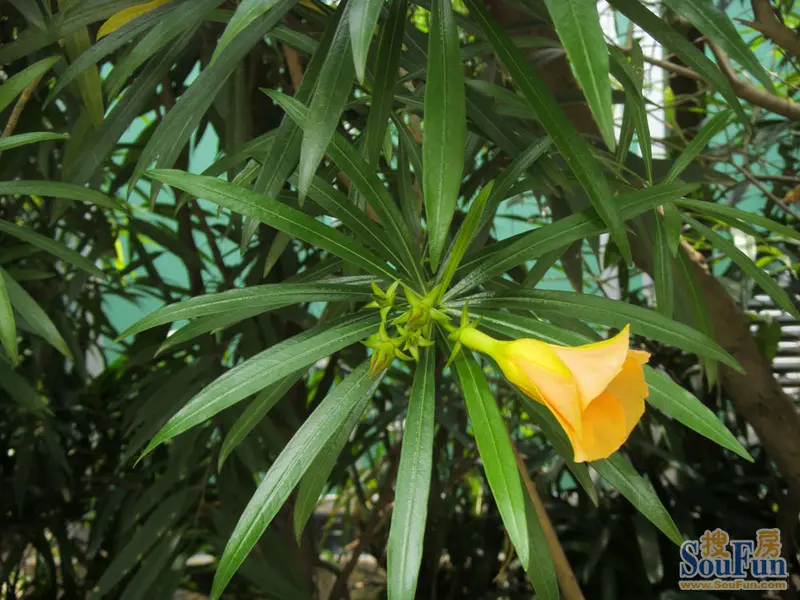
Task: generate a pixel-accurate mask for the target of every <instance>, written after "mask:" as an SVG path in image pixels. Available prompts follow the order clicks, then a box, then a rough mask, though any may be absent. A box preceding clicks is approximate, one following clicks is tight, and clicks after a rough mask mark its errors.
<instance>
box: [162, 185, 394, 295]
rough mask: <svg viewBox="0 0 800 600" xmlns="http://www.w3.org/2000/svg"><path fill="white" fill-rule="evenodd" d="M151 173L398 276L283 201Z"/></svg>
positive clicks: (234, 187) (367, 266) (384, 274)
mask: <svg viewBox="0 0 800 600" xmlns="http://www.w3.org/2000/svg"><path fill="white" fill-rule="evenodd" d="M149 173H150V175H151V176H152V177H153V178H154V179H157V180H159V181H161V182H162V183H166V184H168V185H171V186H174V187H177V188H179V189H182V190H184V191H186V192H189V193H190V194H192V195H194V196H197V197H201V198H204V199H206V200H210V201H211V202H215V203H217V204H219V205H220V206H224V207H225V208H228V209H230V210H232V211H234V212H237V213H239V214H241V215H244V216H247V217H251V218H254V219H258V220H259V221H261V222H263V223H266V224H267V225H269V226H271V227H274V228H275V229H277V230H279V231H283V232H284V233H287V234H289V235H291V236H293V237H296V238H298V239H301V240H303V241H306V242H308V243H309V244H313V245H315V246H319V247H320V248H322V249H324V250H327V251H328V252H331V253H333V254H335V255H336V256H339V257H340V258H343V259H344V260H346V261H348V262H350V263H352V264H353V265H355V266H357V267H360V268H362V269H364V270H365V271H367V272H368V273H373V274H375V275H378V276H379V277H382V278H384V279H387V280H389V281H394V279H396V276H395V274H394V273H392V271H390V270H388V267H387V265H386V263H385V261H383V260H381V259H380V258H378V257H377V256H375V254H374V253H372V252H371V251H369V250H367V249H366V248H364V247H363V246H361V245H360V244H359V243H358V242H355V241H354V240H352V239H350V238H348V237H347V236H345V235H342V234H341V233H339V232H338V231H336V230H335V229H334V228H333V227H330V226H328V225H325V224H324V223H322V222H320V221H318V220H317V219H315V218H314V217H311V216H309V215H307V214H305V213H303V212H300V211H299V210H297V209H294V208H291V207H289V206H287V205H285V204H283V203H282V202H278V201H276V200H272V199H270V198H267V197H266V196H262V195H260V194H256V193H254V192H251V191H249V190H246V189H244V188H242V187H239V186H237V185H235V184H233V183H228V182H226V181H222V180H221V179H216V178H214V177H205V176H203V175H193V174H190V173H185V172H184V171H176V170H170V169H155V170H152V171H149Z"/></svg>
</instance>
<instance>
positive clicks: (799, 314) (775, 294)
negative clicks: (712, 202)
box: [682, 215, 800, 318]
mask: <svg viewBox="0 0 800 600" xmlns="http://www.w3.org/2000/svg"><path fill="white" fill-rule="evenodd" d="M682 218H683V220H684V222H685V223H687V224H688V225H689V226H691V227H692V229H694V230H695V231H696V232H697V233H699V234H700V235H702V236H703V237H704V238H706V239H707V240H708V241H709V242H710V243H711V245H712V246H714V247H715V248H717V249H718V250H721V251H722V252H724V253H725V255H726V256H727V257H728V258H730V259H731V260H732V261H733V262H734V263H736V264H737V265H738V266H739V268H740V269H741V270H742V271H744V272H745V274H747V275H748V276H749V277H752V278H753V280H754V281H755V282H756V284H757V285H759V286H760V287H761V289H763V290H764V291H765V292H766V293H767V294H769V296H770V298H772V299H773V300H774V301H775V302H776V303H777V304H778V306H780V307H781V308H782V309H783V310H785V311H786V312H788V313H789V314H791V315H794V317H795V318H800V311H798V310H797V307H796V306H795V305H794V302H792V299H791V298H790V297H789V294H787V293H786V290H784V289H783V288H782V287H781V286H780V285H778V282H777V281H775V280H774V279H773V278H772V277H771V276H770V275H769V274H768V273H767V272H766V271H764V270H763V269H762V268H761V267H759V266H758V265H757V264H756V263H754V262H753V261H752V260H750V257H749V256H747V255H746V254H745V253H744V252H742V251H741V250H739V248H737V247H736V244H734V243H733V242H731V241H730V240H728V239H726V238H724V237H722V236H721V235H720V234H718V233H717V232H716V231H714V230H712V229H711V228H709V227H706V226H705V225H703V224H701V223H699V222H697V221H695V220H694V219H693V218H691V217H689V216H688V215H682Z"/></svg>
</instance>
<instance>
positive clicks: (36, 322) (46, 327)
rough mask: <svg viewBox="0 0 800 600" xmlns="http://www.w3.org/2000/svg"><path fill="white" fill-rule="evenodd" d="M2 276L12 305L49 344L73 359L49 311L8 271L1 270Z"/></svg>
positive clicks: (0, 274)
mask: <svg viewBox="0 0 800 600" xmlns="http://www.w3.org/2000/svg"><path fill="white" fill-rule="evenodd" d="M0 277H2V278H3V283H4V284H5V287H6V293H7V294H8V299H9V300H10V302H11V306H13V307H14V310H15V311H17V313H19V315H20V316H21V317H22V318H23V319H25V322H26V323H27V324H28V325H30V326H31V328H32V329H33V330H34V331H35V332H36V333H37V334H38V335H40V336H41V337H42V338H43V339H44V340H45V341H46V342H47V343H48V344H50V345H51V346H52V347H53V348H55V349H56V350H58V351H59V352H61V354H63V355H64V356H66V357H67V358H69V359H70V360H71V359H72V353H71V352H70V350H69V347H68V346H67V343H66V342H65V341H64V338H63V337H61V334H60V333H59V332H58V329H56V326H55V325H54V324H53V322H52V321H51V320H50V317H48V316H47V313H46V312H44V311H43V310H42V307H41V306H39V305H38V304H37V303H36V300H34V299H33V298H32V297H31V295H30V294H29V293H28V292H26V291H25V289H24V288H23V287H22V286H21V285H20V284H18V283H17V282H16V281H15V280H14V279H13V278H12V277H11V276H10V275H9V274H8V273H6V272H5V271H0Z"/></svg>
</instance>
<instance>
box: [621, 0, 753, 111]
mask: <svg viewBox="0 0 800 600" xmlns="http://www.w3.org/2000/svg"><path fill="white" fill-rule="evenodd" d="M608 3H609V4H610V5H611V6H612V7H613V8H615V9H617V10H618V11H620V12H621V13H622V14H623V15H625V16H626V17H627V18H628V19H630V20H631V21H633V22H634V23H636V24H637V25H638V26H639V27H641V28H642V29H644V30H645V31H646V32H647V33H649V34H650V35H651V36H652V37H653V38H654V39H655V40H656V41H657V42H659V43H660V44H661V45H662V46H664V47H665V48H667V49H668V50H670V51H671V52H674V53H675V54H676V56H677V57H678V58H680V59H681V60H682V61H683V62H684V64H685V65H686V66H688V67H689V68H690V69H692V70H693V71H695V72H696V73H697V74H699V75H700V76H701V77H702V78H703V80H705V81H707V82H708V83H709V84H710V85H711V87H712V88H714V89H715V90H716V91H718V92H719V93H720V94H722V96H723V97H724V98H725V100H726V101H727V102H728V104H729V105H730V107H731V108H732V109H733V110H734V111H736V114H737V116H738V117H739V120H740V121H741V122H742V123H747V122H748V117H747V115H746V114H745V112H744V109H742V105H741V104H739V97H738V96H737V95H736V93H735V92H734V91H733V88H732V87H731V84H730V82H729V81H728V79H727V78H726V77H725V75H724V74H723V73H722V71H720V70H719V68H718V67H717V66H716V65H715V64H714V63H713V62H711V60H710V59H709V58H707V57H706V55H705V54H703V53H702V52H700V51H699V50H698V49H697V48H695V46H694V44H692V43H691V42H690V41H689V40H687V39H686V38H685V37H684V36H683V35H682V34H681V33H679V32H678V31H676V30H675V29H674V28H672V27H670V26H669V25H668V24H667V23H666V22H665V21H664V20H663V19H662V18H661V17H659V16H658V15H656V14H654V13H653V12H651V11H650V10H648V9H647V8H646V7H645V6H643V5H642V4H641V3H640V2H639V0H608Z"/></svg>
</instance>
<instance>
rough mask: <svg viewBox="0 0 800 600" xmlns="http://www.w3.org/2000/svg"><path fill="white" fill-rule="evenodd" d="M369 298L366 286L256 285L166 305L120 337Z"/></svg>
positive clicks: (320, 284)
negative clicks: (240, 314)
mask: <svg viewBox="0 0 800 600" xmlns="http://www.w3.org/2000/svg"><path fill="white" fill-rule="evenodd" d="M369 298H370V290H369V287H368V286H367V285H364V286H355V285H340V284H336V283H333V282H330V283H328V282H322V283H308V284H296V283H273V284H267V285H256V286H250V287H247V288H245V289H241V290H227V291H225V292H219V293H217V294H206V295H204V296H197V297H195V298H189V299H188V300H184V301H183V302H178V303H176V304H170V305H168V306H164V307H162V308H159V309H158V310H156V311H154V312H152V313H150V314H149V315H147V316H145V317H143V318H141V319H139V320H138V321H137V322H136V323H134V324H133V325H131V326H130V327H128V328H127V329H126V330H125V331H123V332H122V333H121V334H120V335H119V337H120V338H125V337H128V336H130V335H134V334H136V333H139V332H141V331H145V330H147V329H151V328H153V327H157V326H158V325H163V324H165V323H172V322H174V321H180V320H183V319H194V318H197V317H203V316H210V315H219V314H221V313H226V312H232V311H238V310H245V309H246V310H249V309H263V312H266V311H268V310H272V309H275V308H280V307H282V306H288V305H290V304H299V303H302V302H326V301H330V302H335V301H337V300H342V301H345V300H349V301H358V300H368V299H369ZM256 314H257V313H256Z"/></svg>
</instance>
